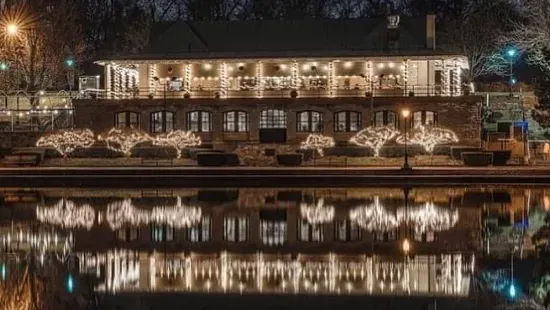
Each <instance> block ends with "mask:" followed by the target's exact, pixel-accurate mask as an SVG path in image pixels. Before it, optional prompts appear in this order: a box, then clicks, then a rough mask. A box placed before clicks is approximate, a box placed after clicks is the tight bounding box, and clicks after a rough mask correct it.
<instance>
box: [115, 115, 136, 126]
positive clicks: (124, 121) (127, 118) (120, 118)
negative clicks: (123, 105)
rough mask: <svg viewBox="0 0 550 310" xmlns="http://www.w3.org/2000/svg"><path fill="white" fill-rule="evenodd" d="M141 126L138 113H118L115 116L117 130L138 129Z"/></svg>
mask: <svg viewBox="0 0 550 310" xmlns="http://www.w3.org/2000/svg"><path fill="white" fill-rule="evenodd" d="M139 127H140V126H139V113H138V112H130V111H124V112H118V113H116V114H115V128H136V129H138V128H139Z"/></svg>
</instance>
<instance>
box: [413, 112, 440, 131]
mask: <svg viewBox="0 0 550 310" xmlns="http://www.w3.org/2000/svg"><path fill="white" fill-rule="evenodd" d="M420 125H424V126H436V125H437V112H433V111H416V112H414V113H413V127H417V126H420Z"/></svg>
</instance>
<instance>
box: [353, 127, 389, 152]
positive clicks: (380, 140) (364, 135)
mask: <svg viewBox="0 0 550 310" xmlns="http://www.w3.org/2000/svg"><path fill="white" fill-rule="evenodd" d="M398 134H399V131H397V130H395V129H394V128H393V127H390V126H379V127H367V128H365V129H363V130H361V131H360V132H358V133H357V134H356V135H355V136H353V137H352V138H351V139H350V140H349V142H351V143H353V144H356V145H359V146H361V147H368V148H370V149H372V150H373V151H374V157H380V149H382V147H383V146H384V144H386V143H387V142H388V141H390V140H391V139H393V138H395V137H396V136H397V135H398Z"/></svg>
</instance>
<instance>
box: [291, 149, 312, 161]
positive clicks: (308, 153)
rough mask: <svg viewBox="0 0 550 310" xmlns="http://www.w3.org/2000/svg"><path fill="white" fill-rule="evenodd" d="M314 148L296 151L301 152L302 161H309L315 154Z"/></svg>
mask: <svg viewBox="0 0 550 310" xmlns="http://www.w3.org/2000/svg"><path fill="white" fill-rule="evenodd" d="M316 152H317V151H316V150H297V151H296V153H298V154H302V156H303V158H302V159H303V161H310V160H312V159H313V156H315V153H316Z"/></svg>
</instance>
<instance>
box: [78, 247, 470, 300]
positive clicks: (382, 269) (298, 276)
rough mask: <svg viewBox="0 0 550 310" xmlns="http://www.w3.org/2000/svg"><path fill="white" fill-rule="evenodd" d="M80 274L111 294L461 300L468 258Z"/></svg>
mask: <svg viewBox="0 0 550 310" xmlns="http://www.w3.org/2000/svg"><path fill="white" fill-rule="evenodd" d="M78 256H79V261H80V270H81V272H83V273H90V274H94V275H97V276H98V277H99V278H101V279H102V280H103V282H102V283H101V284H100V285H99V286H98V287H97V288H98V289H100V290H107V291H111V292H124V291H130V292H132V291H133V292H136V291H149V292H151V291H155V292H158V291H160V292H174V291H175V292H212V293H264V294H274V293H275V294H284V293H289V294H297V293H302V294H361V295H365V294H369V295H384V294H389V295H413V296H418V295H421V296H422V295H425V296H454V297H459V296H460V297H465V296H467V295H468V293H469V282H470V276H471V274H472V272H473V268H474V257H473V255H462V254H448V255H429V256H423V255H419V256H415V257H414V258H407V257H403V256H401V257H399V258H389V257H382V256H365V255H338V254H333V253H330V254H323V255H303V254H299V255H298V256H296V257H295V258H293V257H292V256H291V255H284V254H267V253H262V252H257V253H255V254H230V253H227V252H221V253H213V254H200V253H191V254H184V253H174V254H164V253H158V252H157V253H152V254H151V253H145V252H133V251H128V250H121V249H118V250H109V251H105V252H99V253H79V254H78Z"/></svg>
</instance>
